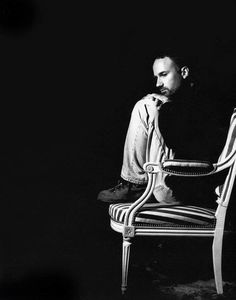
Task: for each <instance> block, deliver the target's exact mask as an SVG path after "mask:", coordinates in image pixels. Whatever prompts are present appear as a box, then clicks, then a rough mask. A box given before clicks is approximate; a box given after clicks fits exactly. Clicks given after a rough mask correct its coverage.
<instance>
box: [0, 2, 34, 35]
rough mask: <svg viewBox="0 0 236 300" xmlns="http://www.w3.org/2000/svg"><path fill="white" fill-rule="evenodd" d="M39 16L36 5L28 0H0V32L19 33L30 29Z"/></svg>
mask: <svg viewBox="0 0 236 300" xmlns="http://www.w3.org/2000/svg"><path fill="white" fill-rule="evenodd" d="M38 16H39V11H38V7H36V4H35V3H34V1H29V0H3V1H1V2H0V32H1V33H3V34H7V35H19V34H23V33H25V32H26V31H28V30H30V29H31V28H32V26H33V23H34V22H35V20H36V18H37V17H38Z"/></svg>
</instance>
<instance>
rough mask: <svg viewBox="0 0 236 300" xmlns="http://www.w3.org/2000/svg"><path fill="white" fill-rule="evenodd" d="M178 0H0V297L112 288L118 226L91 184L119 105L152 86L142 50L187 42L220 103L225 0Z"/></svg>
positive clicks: (116, 157)
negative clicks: (130, 0) (144, 0)
mask: <svg viewBox="0 0 236 300" xmlns="http://www.w3.org/2000/svg"><path fill="white" fill-rule="evenodd" d="M181 3H182V5H181V6H180V5H179V4H173V3H172V4H166V5H164V4H161V3H156V4H155V5H151V4H150V5H146V4H145V5H141V4H139V5H138V4H137V3H135V4H134V5H131V4H130V5H128V4H127V3H126V4H123V5H122V4H119V5H117V4H115V3H110V4H106V5H102V4H101V3H99V4H92V3H87V5H83V4H82V2H78V1H72V0H67V1H61V0H57V1H56V0H55V1H53V0H48V1H46V0H41V1H39V0H38V1H36V0H35V1H23V0H15V1H13V0H9V1H1V2H0V14H1V15H0V57H1V63H0V96H1V102H0V103H1V104H0V105H1V109H0V112H1V118H0V120H1V122H0V124H1V129H0V139H1V151H0V160H1V172H0V178H1V183H2V184H1V190H0V194H1V202H0V203H1V208H0V214H1V216H0V220H1V237H2V238H1V246H0V252H1V255H0V266H1V267H0V278H1V289H0V297H1V296H2V299H18V298H19V299H67V300H69V299H79V298H80V297H81V299H114V294H113V292H114V293H115V292H117V293H119V284H120V250H121V249H120V245H121V237H120V236H119V235H118V234H116V233H114V232H111V229H110V228H109V219H108V214H107V206H106V205H103V204H102V203H101V204H100V203H97V201H96V196H97V193H98V192H99V191H100V190H101V189H104V188H107V187H110V186H111V185H114V184H115V183H116V180H117V178H118V176H119V173H120V168H121V162H122V152H123V144H124V139H125V134H126V129H127V126H128V121H129V117H130V111H131V108H132V107H133V105H134V103H135V102H136V101H137V100H139V99H140V98H141V97H143V96H144V95H145V94H147V93H149V92H153V91H154V85H152V84H153V83H152V82H150V78H151V76H152V74H151V69H150V66H151V65H150V54H152V53H153V50H155V49H158V48H159V47H163V46H164V47H165V45H166V44H168V45H169V44H173V45H175V46H176V45H177V46H178V47H180V48H181V49H183V51H189V52H192V53H194V54H197V55H198V56H199V57H200V60H199V64H198V67H199V70H200V71H201V75H202V76H201V80H202V84H203V86H204V88H205V89H206V90H207V91H208V93H209V94H210V95H211V97H212V101H213V102H212V105H214V102H215V103H217V105H218V106H217V107H220V109H222V113H224V111H228V110H230V112H231V107H233V106H234V101H235V100H234V99H235V92H236V90H235V84H234V80H235V76H236V71H235V66H236V59H235V48H236V43H235V42H236V41H235V39H236V37H235V33H236V26H235V22H236V21H235V4H234V1H224V2H223V3H221V4H217V3H215V2H213V1H212V3H211V2H207V3H208V6H206V3H204V2H202V3H201V2H199V1H198V2H196V3H195V2H192V1H188V2H186V3H184V2H181ZM219 104H220V105H219ZM147 243H148V242H147ZM143 247H144V246H143ZM144 248H145V247H144ZM146 248H147V249H149V248H148V247H146ZM146 248H145V249H144V250H143V248H138V249H140V250H141V249H142V250H141V252H142V251H145V250H147V249H146ZM149 251H150V250H149ZM149 255H150V252H149ZM149 257H151V255H150V256H149ZM139 259H140V257H139Z"/></svg>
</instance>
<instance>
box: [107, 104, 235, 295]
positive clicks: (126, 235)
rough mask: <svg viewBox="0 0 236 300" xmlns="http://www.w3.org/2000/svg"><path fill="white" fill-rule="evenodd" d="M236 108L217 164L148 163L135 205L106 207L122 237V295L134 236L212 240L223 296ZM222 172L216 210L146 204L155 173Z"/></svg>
mask: <svg viewBox="0 0 236 300" xmlns="http://www.w3.org/2000/svg"><path fill="white" fill-rule="evenodd" d="M235 138H236V109H234V112H233V114H232V117H231V121H230V126H229V131H228V135H227V139H226V143H225V146H224V148H223V151H222V153H221V155H220V157H219V159H218V162H217V163H210V162H206V161H192V160H177V159H173V160H166V161H165V162H164V163H160V164H157V163H153V162H147V163H145V164H144V170H145V171H146V172H147V175H148V184H147V188H146V190H145V192H144V193H143V195H142V196H141V197H140V198H139V199H138V200H136V201H135V202H134V203H119V204H111V205H110V206H109V215H110V225H111V228H112V229H113V230H115V231H117V232H119V233H122V235H123V249H122V250H123V253H122V285H121V290H122V294H124V293H125V291H126V290H127V278H128V267H129V256H130V246H131V241H132V239H133V238H134V237H136V236H150V237H152V236H168V237H169V236H197V237H212V238H213V243H212V256H213V269H214V277H215V284H216V291H217V294H222V293H223V283H222V270H221V269H222V266H221V265H222V242H223V235H224V232H226V229H225V226H224V225H225V218H226V211H227V207H228V204H229V200H230V196H231V192H232V188H233V184H234V179H235V173H236V163H235V160H236V143H235ZM223 170H225V171H224V172H226V177H225V180H224V182H223V184H222V185H221V186H218V187H217V188H216V198H217V199H216V207H215V209H210V208H205V207H198V206H191V205H183V206H182V205H176V206H170V207H155V205H154V204H151V203H146V202H147V200H148V199H149V197H150V196H151V195H152V192H153V189H154V186H155V181H156V177H157V173H158V172H165V173H166V174H170V175H173V176H188V177H189V176H190V177H199V176H211V175H212V174H215V173H217V172H221V171H223Z"/></svg>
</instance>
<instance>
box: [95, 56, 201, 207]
mask: <svg viewBox="0 0 236 300" xmlns="http://www.w3.org/2000/svg"><path fill="white" fill-rule="evenodd" d="M190 69H191V68H190V66H189V65H188V64H186V63H185V61H181V59H180V58H179V57H174V56H172V55H169V54H163V55H160V56H157V57H156V58H155V60H154V63H153V74H154V76H155V78H156V88H157V92H156V93H152V94H149V95H147V96H146V97H144V98H143V99H141V100H139V101H138V102H137V103H136V104H135V106H134V108H133V111H132V115H131V119H130V124H129V128H128V132H127V135H126V140H125V145H124V154H123V165H122V169H121V179H120V180H119V182H118V184H117V185H116V186H115V187H113V188H110V189H107V190H103V191H101V192H100V193H99V194H98V200H101V201H103V202H108V203H119V202H133V201H135V200H136V199H138V198H139V197H140V196H141V195H142V193H143V192H144V190H145V188H146V185H147V174H146V173H145V172H144V170H143V164H144V163H145V162H147V161H151V162H156V163H158V162H163V161H164V160H166V159H173V158H174V157H176V151H177V152H178V151H179V149H184V150H185V151H183V153H186V152H187V148H189V147H187V148H186V139H188V138H190V139H191V138H192V139H194V138H195V137H196V136H194V134H195V129H196V126H197V123H198V125H199V123H200V121H199V120H201V118H196V119H195V118H193V119H192V120H191V118H192V116H193V115H192V114H191V113H190V111H191V112H193V111H194V109H195V106H194V103H193V101H192V99H193V90H194V84H193V82H192V80H191V70H190ZM188 110H190V111H188ZM195 115H196V113H195ZM195 121H196V122H195ZM189 124H192V125H191V126H192V130H190V131H189ZM190 132H191V133H190ZM193 133H194V134H193ZM183 140H185V146H183V144H181V143H182V141H183ZM194 151H195V153H196V152H197V151H196V150H193V152H194ZM180 152H181V151H179V153H180ZM183 153H182V155H184V154H183ZM179 155H181V154H179ZM178 158H181V157H179V156H178ZM182 158H185V157H182ZM186 158H187V157H186ZM188 158H189V157H188ZM193 159H197V157H193ZM201 159H204V158H201ZM167 177H170V176H169V175H166V174H162V173H159V174H158V177H157V181H156V185H155V188H154V191H153V196H154V197H152V199H151V201H154V202H160V203H161V204H164V205H175V204H178V203H179V200H178V199H177V197H176V196H175V191H174V190H173V186H174V185H173V184H171V180H170V181H169V183H168V180H166V179H168V178H167Z"/></svg>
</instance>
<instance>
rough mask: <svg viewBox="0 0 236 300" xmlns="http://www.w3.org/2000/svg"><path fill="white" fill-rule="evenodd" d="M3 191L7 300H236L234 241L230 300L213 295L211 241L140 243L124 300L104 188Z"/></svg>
mask: <svg viewBox="0 0 236 300" xmlns="http://www.w3.org/2000/svg"><path fill="white" fill-rule="evenodd" d="M3 186H4V188H3V189H2V191H1V198H2V201H1V209H0V211H1V222H2V223H1V228H2V230H1V233H2V246H1V247H0V252H2V259H0V263H1V265H2V270H1V272H0V279H1V282H0V300H18V299H26V300H27V299H29V300H36V299H40V300H41V299H45V300H48V299H50V300H54V299H58V300H61V299H66V300H74V299H83V300H95V299H96V300H110V299H111V300H116V299H135V300H139V299H140V300H141V299H148V300H152V299H185V300H186V299H197V300H199V299H235V298H236V272H235V270H236V269H235V266H236V254H235V245H236V244H235V236H234V235H231V236H227V237H226V238H225V240H224V252H223V276H224V287H225V295H224V296H220V297H219V296H217V295H216V293H215V288H214V281H213V270H212V262H211V243H210V240H209V239H197V238H195V239H194V238H189V239H185V238H174V239H170V238H161V239H159V238H151V239H150V238H146V237H140V238H137V239H136V240H135V241H134V243H133V245H132V248H131V260H130V272H129V289H128V292H127V295H126V296H125V297H123V298H122V297H121V293H120V280H121V242H122V239H121V236H120V234H118V233H116V232H114V231H112V229H111V228H110V226H109V218H108V214H107V209H108V206H107V205H104V204H103V203H98V202H97V201H96V194H97V190H98V189H99V187H98V186H96V185H93V184H92V183H90V184H89V185H87V186H86V185H84V186H83V188H81V186H79V185H78V182H77V180H76V178H74V179H73V180H72V179H71V180H64V179H61V180H59V179H58V178H52V177H51V178H36V177H35V178H30V177H29V178H27V177H24V178H8V181H5V182H4V185H3Z"/></svg>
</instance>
